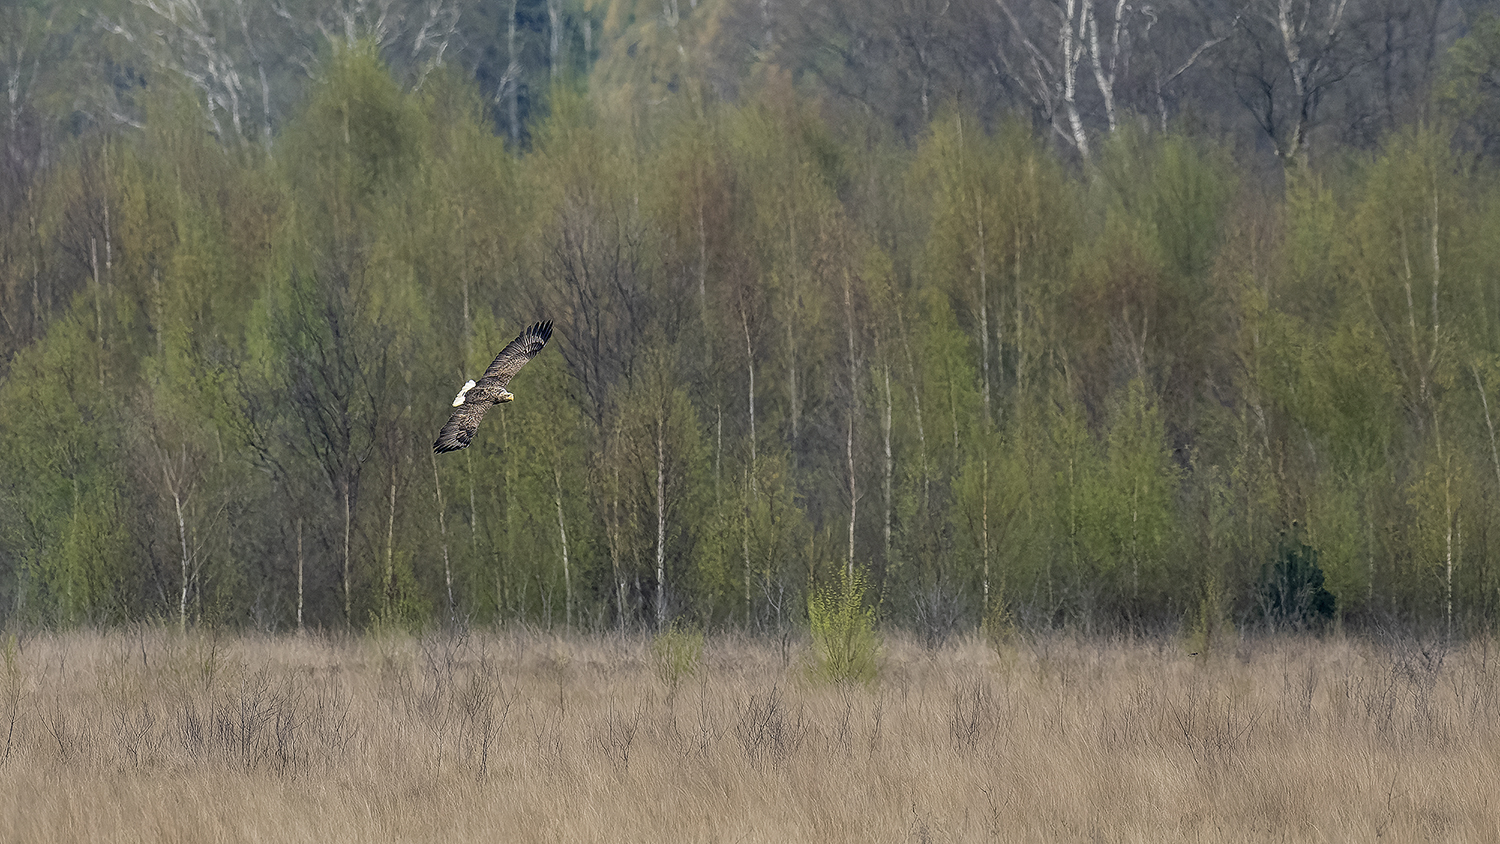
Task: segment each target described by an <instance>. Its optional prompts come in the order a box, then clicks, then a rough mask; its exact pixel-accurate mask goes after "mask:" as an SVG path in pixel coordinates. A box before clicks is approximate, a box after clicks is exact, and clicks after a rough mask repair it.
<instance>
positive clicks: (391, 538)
mask: <svg viewBox="0 0 1500 844" xmlns="http://www.w3.org/2000/svg"><path fill="white" fill-rule="evenodd" d="M432 469H433V475H434V477H433V482H434V483H436V481H437V478H436V475H437V466H436V465H434V466H433V467H432ZM438 516H439V518H441V517H442V505H441V504H439V505H438ZM447 545H448V542H447V537H446V536H444V537H443V547H444V557H446V556H447V553H446V551H447ZM395 601H396V473H395V472H392V473H391V506H390V511H389V513H388V515H387V516H386V521H385V611H386V615H387V616H389V615H390V613H391V611H392V610H393V609H394V608H395Z"/></svg>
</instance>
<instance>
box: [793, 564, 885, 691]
mask: <svg viewBox="0 0 1500 844" xmlns="http://www.w3.org/2000/svg"><path fill="white" fill-rule="evenodd" d="M865 591H866V585H865V575H864V572H862V571H857V570H856V571H855V572H854V573H853V575H852V576H851V575H850V574H849V573H848V572H846V571H843V570H841V571H840V573H839V579H838V582H837V583H835V584H830V585H828V586H825V587H824V588H822V589H815V590H813V591H812V593H811V594H809V595H808V599H807V620H808V623H809V626H810V627H811V630H812V640H813V659H814V663H813V672H814V673H815V674H816V675H818V676H820V677H823V678H824V679H826V680H829V681H831V682H834V683H848V682H853V681H858V682H861V683H869V682H872V681H873V680H874V679H875V674H876V668H875V654H876V652H877V651H878V650H879V649H880V639H879V637H878V636H876V634H875V610H874V609H872V608H870V607H866V606H865Z"/></svg>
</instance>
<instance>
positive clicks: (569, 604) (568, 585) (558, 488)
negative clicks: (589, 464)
mask: <svg viewBox="0 0 1500 844" xmlns="http://www.w3.org/2000/svg"><path fill="white" fill-rule="evenodd" d="M552 481H553V492H552V500H553V501H554V502H556V504H557V533H558V536H559V537H561V539H562V570H563V629H565V630H567V629H572V627H573V575H572V573H571V571H570V570H569V569H568V527H567V525H566V524H565V523H564V522H563V505H562V470H560V469H559V468H558V467H557V465H556V464H555V463H554V464H553V466H552Z"/></svg>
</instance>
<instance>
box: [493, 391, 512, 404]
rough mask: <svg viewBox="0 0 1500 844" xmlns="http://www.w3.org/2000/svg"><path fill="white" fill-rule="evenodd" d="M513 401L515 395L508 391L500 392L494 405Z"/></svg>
mask: <svg viewBox="0 0 1500 844" xmlns="http://www.w3.org/2000/svg"><path fill="white" fill-rule="evenodd" d="M515 400H516V397H515V395H514V394H512V393H511V392H510V391H509V390H501V391H500V396H499V397H498V398H496V399H495V403H496V404H502V403H504V402H508V401H515Z"/></svg>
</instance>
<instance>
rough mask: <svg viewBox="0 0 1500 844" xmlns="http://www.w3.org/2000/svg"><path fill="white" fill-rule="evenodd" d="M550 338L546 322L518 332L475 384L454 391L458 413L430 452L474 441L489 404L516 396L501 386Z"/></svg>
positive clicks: (470, 383)
mask: <svg viewBox="0 0 1500 844" xmlns="http://www.w3.org/2000/svg"><path fill="white" fill-rule="evenodd" d="M551 336H552V321H551V320H547V321H546V322H538V323H536V324H535V325H533V326H531V327H530V328H528V329H526V330H525V331H522V332H521V334H520V336H518V337H517V338H516V339H514V340H512V341H510V342H509V343H507V344H506V346H505V348H503V349H501V350H500V354H498V355H496V356H495V362H494V363H492V364H490V368H489V369H486V370H485V371H484V375H482V376H480V378H479V380H478V381H470V382H469V383H467V384H465V385H464V386H463V389H461V390H459V391H458V395H457V396H456V397H454V399H453V406H454V407H456V408H458V410H455V411H453V415H452V416H450V417H448V424H446V425H444V426H443V430H442V431H440V432H439V433H438V438H437V442H435V443H433V444H432V450H433V451H435V452H437V453H438V454H442V453H443V452H445V451H458V450H459V449H461V448H464V447H466V446H468V444H469V441H470V440H472V439H474V432H475V431H476V430H478V429H479V421H480V420H481V419H483V418H484V414H485V412H486V411H488V410H489V409H490V406H491V405H496V404H500V403H501V402H508V401H514V400H515V398H516V397H515V396H514V395H512V394H511V393H510V392H508V391H507V390H506V389H505V385H506V384H509V383H510V379H511V378H513V377H514V376H515V374H516V373H517V372H519V371H520V369H521V367H523V366H525V365H526V362H527V361H529V360H531V359H532V358H534V357H536V354H537V352H540V351H541V350H542V347H543V346H545V345H547V338H549V337H551Z"/></svg>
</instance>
